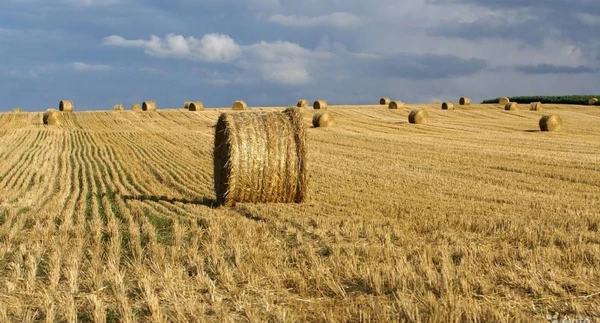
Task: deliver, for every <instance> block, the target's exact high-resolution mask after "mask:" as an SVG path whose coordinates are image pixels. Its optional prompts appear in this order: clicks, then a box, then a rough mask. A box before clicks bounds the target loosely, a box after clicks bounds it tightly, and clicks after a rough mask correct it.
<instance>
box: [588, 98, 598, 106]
mask: <svg viewBox="0 0 600 323" xmlns="http://www.w3.org/2000/svg"><path fill="white" fill-rule="evenodd" d="M596 103H598V99H597V98H591V99H590V101H588V104H589V105H595V104H596Z"/></svg>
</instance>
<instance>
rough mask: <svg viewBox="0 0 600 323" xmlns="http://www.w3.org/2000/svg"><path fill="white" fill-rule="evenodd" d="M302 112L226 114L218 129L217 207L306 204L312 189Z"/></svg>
mask: <svg viewBox="0 0 600 323" xmlns="http://www.w3.org/2000/svg"><path fill="white" fill-rule="evenodd" d="M299 110H300V109H297V108H291V109H286V110H285V111H283V112H266V113H265V112H251V113H239V114H231V113H222V114H221V115H220V116H219V120H218V121H217V125H216V127H215V141H214V143H215V145H214V152H213V153H214V155H213V157H214V169H213V171H214V181H215V192H216V196H217V203H218V204H220V205H225V206H232V205H235V203H238V202H240V203H241V202H249V203H291V202H295V203H301V202H304V201H305V199H306V197H307V193H308V189H307V185H308V170H307V148H306V141H305V139H306V133H305V129H304V123H303V119H302V115H301V112H300V111H299Z"/></svg>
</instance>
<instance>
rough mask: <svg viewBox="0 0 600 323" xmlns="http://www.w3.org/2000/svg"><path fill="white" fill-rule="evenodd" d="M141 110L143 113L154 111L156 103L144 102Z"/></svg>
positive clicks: (152, 101)
mask: <svg viewBox="0 0 600 323" xmlns="http://www.w3.org/2000/svg"><path fill="white" fill-rule="evenodd" d="M142 110H144V111H156V101H154V100H150V101H144V102H142Z"/></svg>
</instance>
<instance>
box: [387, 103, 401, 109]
mask: <svg viewBox="0 0 600 323" xmlns="http://www.w3.org/2000/svg"><path fill="white" fill-rule="evenodd" d="M403 106H404V102H402V101H391V102H390V103H389V104H388V109H399V108H401V107H403Z"/></svg>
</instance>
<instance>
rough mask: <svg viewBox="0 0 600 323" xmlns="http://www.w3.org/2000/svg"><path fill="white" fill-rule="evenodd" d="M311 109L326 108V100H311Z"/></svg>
mask: <svg viewBox="0 0 600 323" xmlns="http://www.w3.org/2000/svg"><path fill="white" fill-rule="evenodd" d="M313 109H327V101H325V100H317V101H315V102H313Z"/></svg>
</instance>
